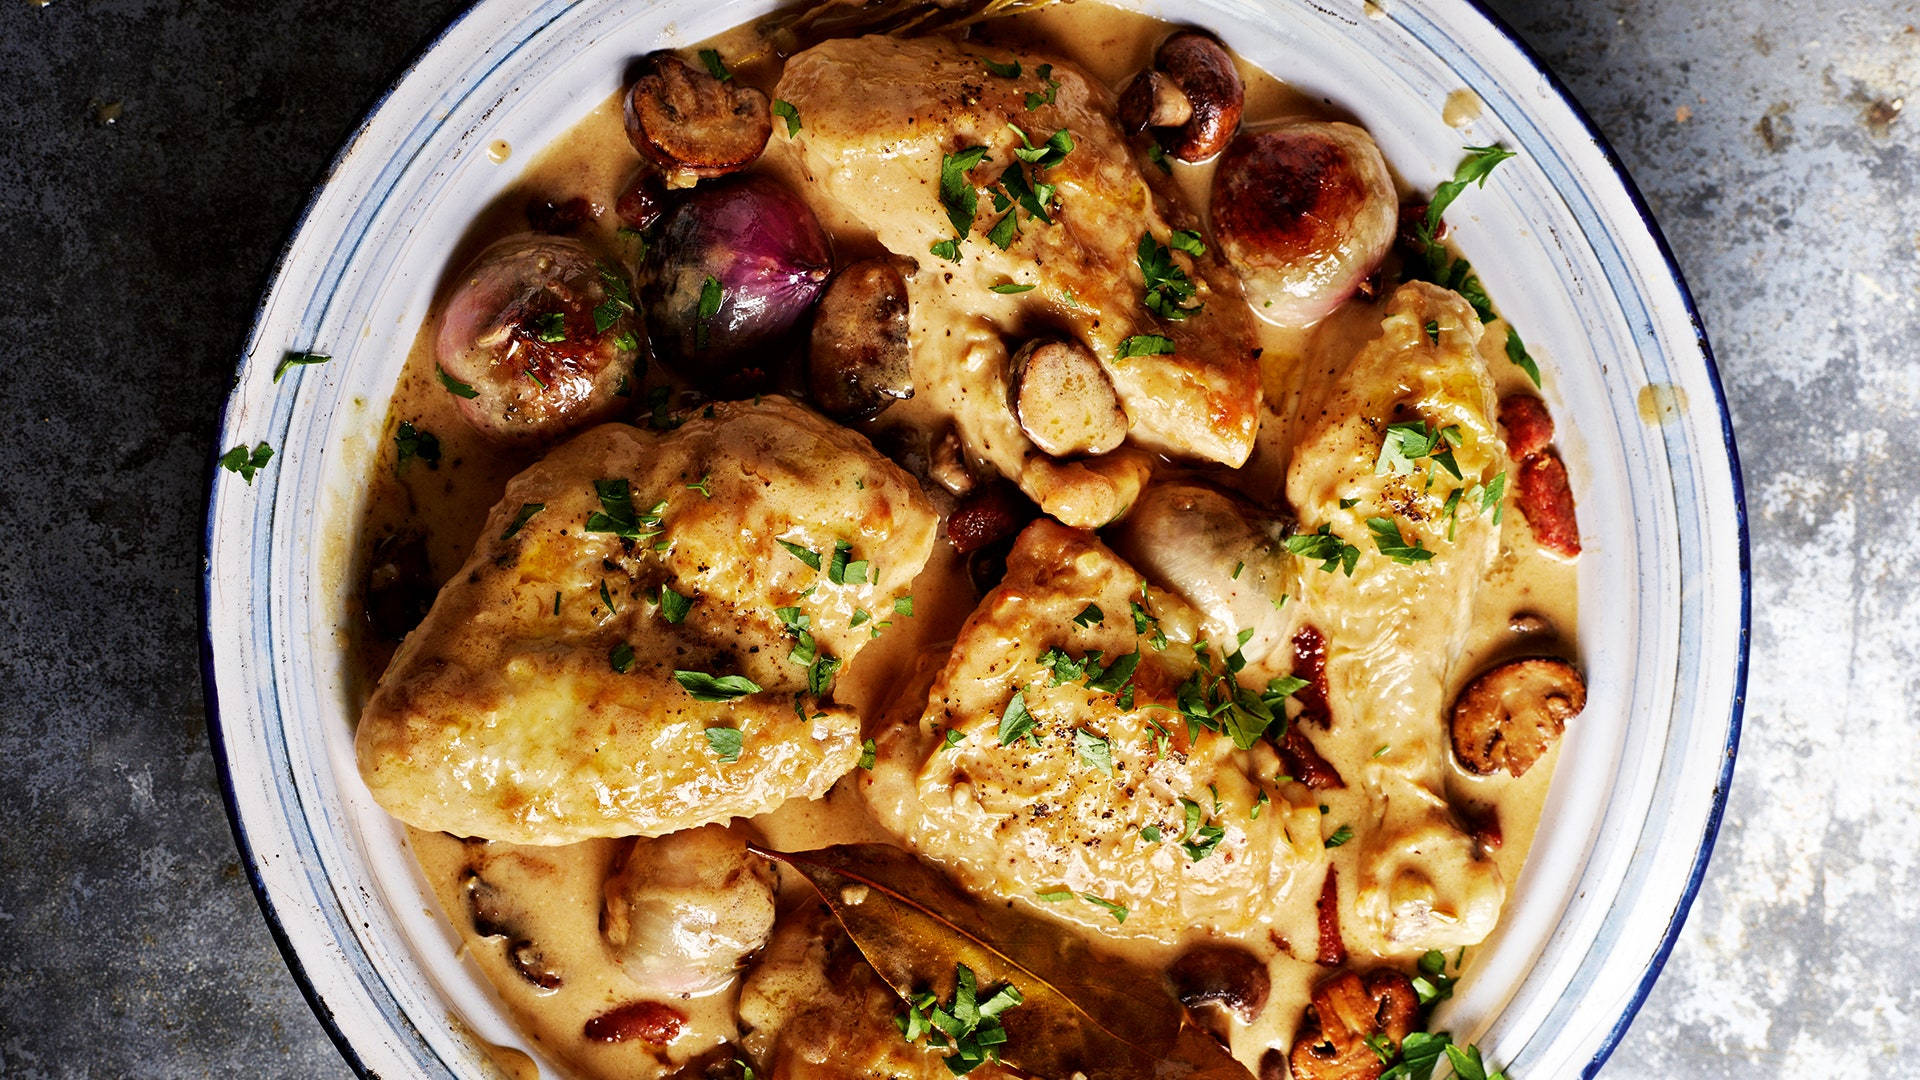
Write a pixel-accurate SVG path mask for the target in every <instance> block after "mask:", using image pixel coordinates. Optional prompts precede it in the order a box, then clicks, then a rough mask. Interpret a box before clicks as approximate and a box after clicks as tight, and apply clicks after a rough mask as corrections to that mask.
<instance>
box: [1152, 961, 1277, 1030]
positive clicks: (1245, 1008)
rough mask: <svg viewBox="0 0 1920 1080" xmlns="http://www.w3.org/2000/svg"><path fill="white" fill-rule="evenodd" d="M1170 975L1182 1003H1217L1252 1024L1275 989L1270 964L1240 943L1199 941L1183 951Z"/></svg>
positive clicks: (1242, 1020)
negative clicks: (1199, 943) (1201, 943)
mask: <svg viewBox="0 0 1920 1080" xmlns="http://www.w3.org/2000/svg"><path fill="white" fill-rule="evenodd" d="M1167 977H1168V978H1170V979H1172V980H1173V989H1174V994H1175V995H1176V996H1177V997H1179V999H1180V1004H1182V1005H1185V1006H1186V1007H1187V1008H1189V1009H1198V1008H1200V1007H1202V1006H1208V1005H1212V1006H1218V1007H1219V1008H1221V1009H1225V1010H1226V1011H1228V1012H1230V1013H1232V1014H1233V1015H1235V1016H1237V1017H1239V1018H1240V1020H1241V1022H1243V1023H1249V1024H1250V1023H1252V1022H1253V1021H1254V1019H1255V1018H1257V1017H1258V1016H1259V1015H1260V1013H1261V1011H1262V1010H1264V1009H1265V1008H1266V1007H1267V995H1268V994H1269V993H1270V992H1271V991H1272V989H1273V978H1272V976H1271V975H1269V974H1268V972H1267V965H1265V964H1263V963H1261V962H1260V959H1259V958H1258V957H1256V956H1254V955H1253V954H1252V953H1250V952H1248V951H1247V950H1245V949H1243V948H1241V947H1240V946H1238V945H1214V944H1206V945H1196V946H1194V947H1193V948H1191V949H1188V950H1187V951H1186V952H1184V953H1181V954H1180V958H1179V959H1178V960H1175V961H1174V962H1173V967H1171V968H1169V969H1168V970H1167Z"/></svg>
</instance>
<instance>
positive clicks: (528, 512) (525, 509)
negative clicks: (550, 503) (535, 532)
mask: <svg viewBox="0 0 1920 1080" xmlns="http://www.w3.org/2000/svg"><path fill="white" fill-rule="evenodd" d="M546 508H547V504H546V503H521V504H520V512H519V513H517V514H515V515H513V520H512V521H509V522H508V523H507V530H506V531H505V532H503V533H501V534H500V539H502V540H511V539H513V537H514V535H515V534H517V533H518V532H519V531H520V530H521V529H524V528H526V527H527V522H529V521H532V520H533V515H535V514H537V513H539V512H540V511H542V510H545V509H546Z"/></svg>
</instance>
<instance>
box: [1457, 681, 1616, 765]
mask: <svg viewBox="0 0 1920 1080" xmlns="http://www.w3.org/2000/svg"><path fill="white" fill-rule="evenodd" d="M1586 705H1587V684H1586V682H1585V680H1583V679H1581V677H1580V673H1579V672H1578V671H1575V670H1574V668H1573V665H1572V664H1569V663H1567V662H1566V661H1565V660H1558V659H1554V658H1552V657H1530V658H1527V659H1523V660H1509V661H1507V662H1506V663H1504V664H1501V665H1499V666H1498V667H1495V668H1492V669H1490V670H1488V671H1485V672H1482V673H1481V674H1480V675H1479V677H1477V678H1475V679H1474V680H1473V681H1472V682H1471V683H1468V684H1467V688H1466V689H1465V690H1462V691H1461V692H1460V696H1459V697H1458V698H1456V699H1454V702H1453V717H1452V724H1451V726H1452V732H1453V755H1454V757H1455V758H1457V759H1458V760H1459V762H1460V767H1461V768H1463V769H1466V770H1467V771H1468V772H1471V773H1475V774H1477V775H1480V776H1489V775H1491V774H1493V773H1494V772H1497V771H1500V770H1505V771H1507V772H1508V773H1511V774H1512V775H1514V776H1516V777H1518V776H1524V775H1526V771H1527V770H1528V769H1530V768H1532V767H1533V763H1534V762H1536V761H1539V760H1540V757H1541V755H1543V754H1545V753H1546V752H1547V750H1548V748H1550V747H1551V746H1552V745H1553V741H1554V740H1555V739H1557V738H1559V737H1560V733H1561V732H1563V731H1565V730H1566V727H1567V721H1568V720H1571V719H1572V718H1574V717H1575V716H1578V715H1580V710H1582V709H1584V708H1586Z"/></svg>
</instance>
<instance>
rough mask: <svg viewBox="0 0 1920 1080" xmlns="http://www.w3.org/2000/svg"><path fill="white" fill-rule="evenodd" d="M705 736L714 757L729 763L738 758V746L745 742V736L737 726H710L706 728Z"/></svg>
mask: <svg viewBox="0 0 1920 1080" xmlns="http://www.w3.org/2000/svg"><path fill="white" fill-rule="evenodd" d="M706 736H707V745H708V746H709V747H712V748H713V756H714V757H717V758H719V759H720V760H721V761H724V762H727V763H729V764H731V763H732V762H735V761H739V760H740V747H741V746H742V745H743V744H744V743H745V742H746V736H745V735H743V734H742V733H741V731H740V729H739V728H733V727H710V728H708V729H707V730H706Z"/></svg>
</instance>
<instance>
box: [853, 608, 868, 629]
mask: <svg viewBox="0 0 1920 1080" xmlns="http://www.w3.org/2000/svg"><path fill="white" fill-rule="evenodd" d="M871 618H873V613H872V612H870V611H868V610H867V609H866V608H854V609H853V618H851V619H848V620H847V625H848V626H849V627H853V626H863V625H865V624H866V622H867V620H868V619H871Z"/></svg>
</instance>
